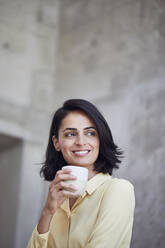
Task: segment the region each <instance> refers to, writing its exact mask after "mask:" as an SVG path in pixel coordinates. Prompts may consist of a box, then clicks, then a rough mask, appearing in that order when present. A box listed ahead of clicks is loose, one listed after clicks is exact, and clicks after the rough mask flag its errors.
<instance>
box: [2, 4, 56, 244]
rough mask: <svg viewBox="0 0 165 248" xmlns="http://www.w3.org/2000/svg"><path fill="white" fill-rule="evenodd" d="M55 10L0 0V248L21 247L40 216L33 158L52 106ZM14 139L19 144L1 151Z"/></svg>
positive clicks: (39, 152) (39, 154)
mask: <svg viewBox="0 0 165 248" xmlns="http://www.w3.org/2000/svg"><path fill="white" fill-rule="evenodd" d="M58 11H59V10H58V1H54V0H53V1H52V0H48V1H42V0H41V1H40V0H34V1H31V0H30V1H22V0H13V1H10V0H7V1H6V0H1V1H0V140H1V141H0V158H1V161H0V181H1V184H2V183H3V188H4V189H6V190H5V191H4V192H3V206H2V204H1V207H0V218H1V219H2V220H4V217H7V216H6V215H7V213H6V210H7V209H8V213H9V215H8V218H6V221H5V222H4V221H3V224H4V225H5V227H4V228H3V230H2V232H1V234H0V247H6V248H11V247H13V248H23V247H26V243H27V241H28V239H29V237H30V235H31V232H32V230H33V228H34V226H35V225H36V223H37V221H38V217H39V215H40V209H41V206H42V201H43V200H42V198H43V191H44V186H43V183H42V180H41V179H40V177H39V168H40V167H41V166H40V165H39V164H37V163H40V162H42V161H43V155H44V150H45V146H46V142H47V136H48V125H49V121H50V115H51V113H52V110H54V102H55V101H54V94H55V85H56V82H55V59H56V52H57V51H56V46H57V45H56V42H57V27H58ZM3 137H7V138H3ZM15 139H19V140H21V144H22V146H21V149H17V146H16V144H15V145H13V150H12V151H11V149H7V148H6V149H5V150H3V149H4V144H8V142H9V143H12V140H15ZM7 147H8V145H7ZM14 151H15V152H14ZM3 172H5V173H3ZM4 174H5V175H4ZM13 174H14V175H13ZM11 179H12V180H11ZM11 187H12V191H13V192H15V196H14V194H12V191H11V190H10V188H11ZM2 191H3V189H2ZM6 192H9V193H8V195H7V196H6V197H4V195H6ZM13 196H14V199H13ZM8 204H10V206H9V205H8ZM12 205H13V211H12V210H11V207H12ZM4 206H6V208H5V207H4ZM11 214H12V216H11Z"/></svg>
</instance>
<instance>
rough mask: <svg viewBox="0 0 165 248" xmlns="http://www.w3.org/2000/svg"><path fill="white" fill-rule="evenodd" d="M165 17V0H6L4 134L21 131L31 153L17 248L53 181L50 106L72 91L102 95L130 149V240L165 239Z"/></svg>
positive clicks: (119, 139)
mask: <svg viewBox="0 0 165 248" xmlns="http://www.w3.org/2000/svg"><path fill="white" fill-rule="evenodd" d="M164 24H165V2H164V0H145V1H143V0H101V1H100V0H87V1H84V0H60V1H58V0H48V1H43V0H41V1H39V0H35V1H31V0H30V1H21V0H13V1H5V0H1V1H0V134H1V136H0V138H2V139H3V142H4V138H3V137H4V135H7V137H8V139H7V140H6V139H5V140H6V141H5V142H7V144H8V141H9V140H10V141H11V142H12V140H13V138H14V139H15V138H16V139H19V140H21V148H20V150H19V152H20V154H21V158H22V162H21V161H19V163H18V164H19V166H20V164H21V168H20V171H19V173H20V177H19V178H17V179H18V181H19V182H20V189H19V190H18V191H19V195H18V194H17V196H16V197H18V204H17V205H18V206H19V207H18V212H17V213H16V220H14V221H15V222H16V226H15V228H16V235H15V237H12V238H13V239H12V240H15V244H13V246H12V247H13V248H22V247H25V244H26V242H27V240H28V238H29V235H30V233H31V231H32V229H33V227H34V225H35V224H36V222H37V219H38V216H39V212H40V209H41V206H42V201H43V200H42V199H43V197H45V195H46V190H45V191H44V186H43V184H42V181H41V179H40V178H39V175H38V172H39V167H40V166H39V165H35V163H38V162H40V161H41V160H42V158H43V154H44V149H45V145H46V139H47V135H48V129H49V123H50V117H51V114H50V113H52V112H53V111H54V109H55V108H56V106H59V105H61V103H62V102H63V100H65V99H67V98H70V97H71V98H72V97H76V98H79V97H82V98H86V99H88V100H91V101H93V102H94V103H95V104H96V105H97V106H98V107H99V109H100V110H101V111H102V112H103V113H104V115H105V117H106V119H107V120H108V122H109V124H110V127H111V129H112V133H113V136H114V139H115V141H116V143H117V144H118V145H119V146H120V147H121V148H122V149H123V150H124V152H125V158H124V159H123V163H122V165H121V169H120V170H118V171H116V172H115V175H116V176H118V177H124V178H127V179H129V180H130V181H131V182H132V183H133V184H134V186H135V194H136V211H135V223H134V229H133V238H132V245H131V248H146V247H150V248H155V247H159V248H164V247H165V237H164V230H165V224H164V223H165V222H164V219H165V211H164V205H165V196H164V191H165V186H164V181H165V172H164V169H163V167H164V161H165V155H164V154H165V152H164V151H165V149H164V146H165V134H164V133H165V132H164V127H165V112H164V99H165V82H164V81H165V25H164ZM5 137H6V136H5ZM2 139H1V140H2ZM3 142H0V151H1V152H0V156H2V154H3V161H4V160H5V156H8V155H4V154H6V153H2V143H3ZM15 149H16V147H15ZM15 151H17V152H18V150H17V149H16V150H15ZM9 154H10V153H9ZM15 154H16V153H15ZM17 159H18V158H16V159H15V162H17ZM2 165H4V163H1V169H2ZM6 169H7V167H6ZM1 175H2V174H1V173H0V179H1ZM9 178H10V177H9ZM15 178H16V177H15ZM9 197H10V196H9ZM15 209H16V207H15ZM14 221H13V223H15V222H14ZM8 225H10V223H9V222H8V221H7V222H6V226H8ZM0 242H1V239H0ZM13 242H14V241H13ZM0 244H1V243H0ZM0 246H1V245H0ZM6 248H10V245H9V246H8V247H7V246H6Z"/></svg>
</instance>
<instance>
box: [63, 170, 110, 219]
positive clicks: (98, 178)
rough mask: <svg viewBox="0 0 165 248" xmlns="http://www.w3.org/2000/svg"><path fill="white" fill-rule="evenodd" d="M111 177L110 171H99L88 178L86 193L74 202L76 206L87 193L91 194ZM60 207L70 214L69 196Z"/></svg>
mask: <svg viewBox="0 0 165 248" xmlns="http://www.w3.org/2000/svg"><path fill="white" fill-rule="evenodd" d="M109 178H111V176H110V175H109V174H108V173H106V174H104V173H98V174H96V175H95V176H94V177H92V178H91V179H90V180H88V182H87V186H86V190H85V193H84V194H83V195H82V196H80V197H79V198H78V199H77V201H76V202H75V204H74V208H75V206H77V205H78V204H79V203H80V202H81V201H82V199H83V198H84V197H85V196H86V195H87V194H89V195H91V194H92V193H93V192H94V191H95V190H96V189H97V188H98V187H99V186H100V185H101V184H103V183H104V182H105V181H106V180H107V179H109ZM60 208H61V209H63V210H64V211H65V212H66V213H67V215H68V216H69V215H70V213H71V211H70V207H69V198H67V199H66V200H65V201H64V202H63V203H62V205H61V206H60Z"/></svg>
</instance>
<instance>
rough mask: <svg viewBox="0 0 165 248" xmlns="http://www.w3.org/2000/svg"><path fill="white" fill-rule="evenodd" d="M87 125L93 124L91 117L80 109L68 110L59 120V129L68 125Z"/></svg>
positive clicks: (73, 126)
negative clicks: (60, 120)
mask: <svg viewBox="0 0 165 248" xmlns="http://www.w3.org/2000/svg"><path fill="white" fill-rule="evenodd" d="M89 126H94V127H95V125H94V123H93V122H92V121H91V119H90V118H89V117H88V115H86V114H85V113H84V112H82V111H77V110H74V111H72V112H70V113H69V114H68V115H67V116H66V117H65V118H64V119H63V120H62V122H61V125H60V129H63V128H66V127H70V128H85V127H89Z"/></svg>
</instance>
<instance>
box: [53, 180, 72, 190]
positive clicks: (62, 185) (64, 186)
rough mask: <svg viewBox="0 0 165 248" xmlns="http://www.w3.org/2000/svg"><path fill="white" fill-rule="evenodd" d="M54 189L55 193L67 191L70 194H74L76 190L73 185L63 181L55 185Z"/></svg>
mask: <svg viewBox="0 0 165 248" xmlns="http://www.w3.org/2000/svg"><path fill="white" fill-rule="evenodd" d="M55 188H56V190H57V191H59V190H67V191H70V192H75V191H76V190H77V188H76V187H75V186H74V185H72V184H69V183H66V182H64V181H61V182H60V183H58V184H56V185H55Z"/></svg>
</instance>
